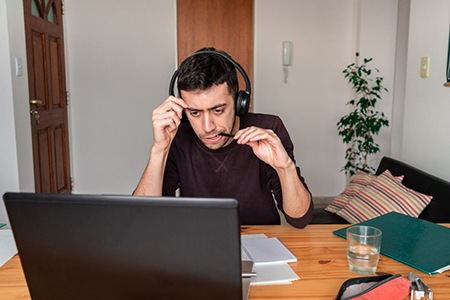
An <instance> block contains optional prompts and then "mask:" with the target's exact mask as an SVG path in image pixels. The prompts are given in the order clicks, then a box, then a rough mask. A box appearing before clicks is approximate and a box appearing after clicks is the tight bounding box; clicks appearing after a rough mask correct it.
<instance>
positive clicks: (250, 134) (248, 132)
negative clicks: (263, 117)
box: [234, 126, 279, 144]
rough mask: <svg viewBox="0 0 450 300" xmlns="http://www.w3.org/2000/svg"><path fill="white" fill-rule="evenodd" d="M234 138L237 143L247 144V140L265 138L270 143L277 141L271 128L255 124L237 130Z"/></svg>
mask: <svg viewBox="0 0 450 300" xmlns="http://www.w3.org/2000/svg"><path fill="white" fill-rule="evenodd" d="M234 139H235V140H236V141H237V143H238V144H247V143H249V142H257V141H261V140H267V141H269V142H271V143H276V142H277V141H279V138H278V136H277V135H276V134H275V132H273V130H271V129H263V128H259V127H255V126H251V127H247V128H245V129H241V130H239V131H238V132H237V133H236V135H235V136H234Z"/></svg>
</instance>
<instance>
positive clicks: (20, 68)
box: [16, 57, 23, 77]
mask: <svg viewBox="0 0 450 300" xmlns="http://www.w3.org/2000/svg"><path fill="white" fill-rule="evenodd" d="M22 75H23V64H22V58H20V57H16V76H17V77H20V76H22Z"/></svg>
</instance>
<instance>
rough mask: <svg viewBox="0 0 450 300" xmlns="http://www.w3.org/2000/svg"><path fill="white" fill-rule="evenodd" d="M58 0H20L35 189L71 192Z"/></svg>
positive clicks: (61, 28) (59, 5)
mask: <svg viewBox="0 0 450 300" xmlns="http://www.w3.org/2000/svg"><path fill="white" fill-rule="evenodd" d="M61 2H62V1H61V0H24V2H23V3H24V19H25V36H26V47H27V64H28V80H29V82H28V88H29V94H30V118H31V132H32V139H33V163H34V177H35V190H36V192H45V193H70V192H71V180H70V161H69V138H68V119H67V101H66V100H67V96H66V79H65V64H64V39H63V22H62V3H61Z"/></svg>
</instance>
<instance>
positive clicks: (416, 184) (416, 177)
mask: <svg viewBox="0 0 450 300" xmlns="http://www.w3.org/2000/svg"><path fill="white" fill-rule="evenodd" d="M386 169H388V170H389V171H390V172H391V173H392V175H394V176H400V175H404V176H405V177H404V179H403V181H402V183H403V184H404V185H405V186H406V187H408V188H410V189H413V190H415V191H418V192H420V193H423V194H426V195H430V196H433V200H431V202H430V204H428V206H427V207H426V208H425V209H424V210H423V212H422V213H421V214H420V215H419V218H421V219H424V220H427V221H431V222H435V223H450V182H448V181H445V180H443V179H440V178H438V177H436V176H433V175H431V174H428V173H426V172H424V171H422V170H419V169H417V168H415V167H413V166H410V165H408V164H406V163H404V162H401V161H399V160H396V159H393V158H390V157H387V156H385V157H383V158H382V160H381V162H380V165H379V166H378V169H377V171H376V174H377V175H379V174H381V173H382V172H383V171H384V170H386ZM311 224H348V222H347V221H346V220H345V219H343V218H341V217H340V216H338V215H336V214H333V213H330V212H327V211H325V210H324V209H323V208H315V209H314V216H313V219H312V222H311Z"/></svg>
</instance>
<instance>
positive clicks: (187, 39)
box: [177, 0, 253, 107]
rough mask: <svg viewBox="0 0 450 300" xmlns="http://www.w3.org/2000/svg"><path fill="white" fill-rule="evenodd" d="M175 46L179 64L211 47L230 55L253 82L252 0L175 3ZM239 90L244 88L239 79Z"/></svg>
mask: <svg viewBox="0 0 450 300" xmlns="http://www.w3.org/2000/svg"><path fill="white" fill-rule="evenodd" d="M177 43H178V61H179V62H181V61H183V60H184V59H185V58H186V57H188V56H189V55H190V54H192V53H194V52H195V51H197V50H198V49H200V48H203V47H214V48H216V49H217V50H223V51H225V52H227V53H228V54H229V55H231V57H233V59H234V60H235V61H237V62H238V63H239V64H240V65H241V66H242V67H243V68H244V70H245V71H246V73H247V75H248V77H249V79H250V82H253V0H177ZM238 76H239V74H238ZM239 87H240V89H244V87H245V83H244V81H243V79H242V78H241V77H240V76H239ZM252 102H253V101H252ZM251 107H252V104H251Z"/></svg>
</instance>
